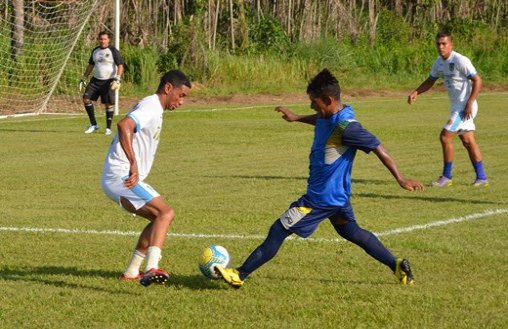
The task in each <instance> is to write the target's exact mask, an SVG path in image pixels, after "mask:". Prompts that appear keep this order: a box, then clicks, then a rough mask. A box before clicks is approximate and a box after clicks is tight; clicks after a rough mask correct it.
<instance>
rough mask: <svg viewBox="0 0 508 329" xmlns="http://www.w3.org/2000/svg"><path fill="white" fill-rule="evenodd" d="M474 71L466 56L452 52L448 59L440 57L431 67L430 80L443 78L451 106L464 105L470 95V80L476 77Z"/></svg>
mask: <svg viewBox="0 0 508 329" xmlns="http://www.w3.org/2000/svg"><path fill="white" fill-rule="evenodd" d="M476 73H477V72H476V69H475V67H474V66H473V64H472V63H471V61H470V60H469V58H467V57H466V56H463V55H461V54H459V53H457V52H455V51H452V53H451V55H450V57H448V59H446V60H444V59H443V58H442V57H441V56H439V57H438V58H437V60H436V61H435V62H434V65H432V70H431V71H430V78H431V79H434V80H437V79H438V78H443V79H444V82H445V85H446V87H447V88H448V96H449V97H450V101H451V102H452V105H453V104H464V103H465V102H467V101H468V99H469V96H470V95H471V90H472V82H471V78H472V77H474V76H475V75H476Z"/></svg>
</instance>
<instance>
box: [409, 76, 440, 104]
mask: <svg viewBox="0 0 508 329" xmlns="http://www.w3.org/2000/svg"><path fill="white" fill-rule="evenodd" d="M435 82H436V80H434V79H431V78H430V77H428V78H427V79H426V80H425V81H423V82H422V84H421V85H420V86H418V88H416V89H415V90H413V91H412V92H411V93H409V96H407V102H408V104H409V105H411V104H413V103H414V102H415V101H416V97H417V96H418V95H420V94H423V93H424V92H426V91H427V90H429V89H430V88H432V86H433V85H434V83H435Z"/></svg>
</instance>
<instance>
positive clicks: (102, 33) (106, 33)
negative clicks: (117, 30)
mask: <svg viewBox="0 0 508 329" xmlns="http://www.w3.org/2000/svg"><path fill="white" fill-rule="evenodd" d="M101 35H107V36H108V38H110V39H111V36H110V35H109V33H108V32H106V31H100V32H99V38H100V37H101Z"/></svg>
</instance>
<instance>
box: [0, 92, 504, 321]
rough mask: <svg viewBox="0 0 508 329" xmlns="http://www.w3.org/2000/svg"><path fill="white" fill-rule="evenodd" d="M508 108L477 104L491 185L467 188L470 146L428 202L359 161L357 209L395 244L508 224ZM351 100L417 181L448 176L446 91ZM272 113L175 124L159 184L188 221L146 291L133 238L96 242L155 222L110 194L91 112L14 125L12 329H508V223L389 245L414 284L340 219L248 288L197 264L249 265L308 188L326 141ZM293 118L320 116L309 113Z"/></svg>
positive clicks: (2, 312) (169, 126)
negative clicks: (220, 249)
mask: <svg viewBox="0 0 508 329" xmlns="http://www.w3.org/2000/svg"><path fill="white" fill-rule="evenodd" d="M507 100H508V97H507V95H506V94H491V95H487V94H483V95H481V97H480V98H479V101H480V113H479V115H478V117H477V119H476V123H477V128H478V131H477V139H478V141H479V142H480V146H481V149H482V152H483V155H484V162H485V165H486V170H487V173H488V175H489V178H490V179H491V181H492V185H491V186H490V187H488V188H483V189H478V188H473V187H471V186H470V184H471V182H472V181H473V179H474V174H473V170H472V166H471V164H470V162H469V160H468V158H467V155H466V152H465V150H464V149H463V148H462V147H461V145H460V144H459V141H458V140H457V141H456V143H455V145H456V147H457V148H456V150H457V152H456V162H455V170H454V185H453V186H452V187H450V188H446V189H435V188H434V189H433V188H428V189H426V191H425V192H422V193H410V192H406V191H404V190H402V189H400V188H399V187H398V186H397V184H396V182H395V181H394V180H393V178H392V177H391V176H390V174H389V173H388V171H387V170H386V169H385V168H384V167H383V166H382V165H381V163H380V162H379V161H378V160H377V158H376V157H375V156H374V155H372V154H370V155H366V154H364V153H362V152H360V153H359V154H358V156H357V160H356V163H355V167H354V170H353V179H354V185H353V188H354V196H353V198H352V202H353V205H354V207H355V213H356V215H357V218H358V221H359V223H360V224H361V225H362V226H364V227H365V228H367V229H369V230H371V231H374V232H381V233H382V232H388V231H391V230H395V229H397V228H403V227H409V226H413V225H425V224H428V223H432V222H436V221H439V220H447V219H451V218H463V217H465V216H468V215H471V214H481V213H484V212H486V211H488V210H493V209H501V210H503V209H504V210H503V211H506V210H507V209H508V206H507V195H508V185H507V184H506V178H507V177H508V167H507V166H506V163H507V162H508V152H507V149H506V140H507V139H508V132H507V130H506V127H507V126H508V119H507V118H508V117H507V116H506V115H504V110H505V107H506V103H507ZM346 102H348V103H351V104H352V105H353V106H354V108H355V109H356V113H357V117H358V119H359V120H360V121H361V122H362V123H363V124H364V126H366V127H367V128H368V129H369V130H371V131H372V132H373V133H375V134H376V135H377V136H378V137H379V138H380V139H381V140H382V141H383V144H384V145H385V147H386V148H387V149H388V150H389V151H390V152H391V154H392V155H393V156H394V157H395V158H396V159H397V161H398V164H399V167H400V169H401V170H402V172H403V173H404V174H405V175H406V176H411V177H415V178H418V179H420V180H422V181H423V182H425V183H426V184H428V183H430V182H431V181H432V180H433V179H435V178H436V177H437V176H438V175H439V173H440V171H441V162H442V160H441V150H440V146H439V142H438V135H439V131H440V127H441V126H442V125H443V124H444V122H445V120H446V118H447V112H448V101H447V99H446V97H445V95H444V94H443V95H439V96H437V95H436V96H432V95H424V96H421V97H420V98H419V100H418V102H417V104H415V105H413V106H411V107H409V106H408V105H407V104H405V99H403V98H397V99H395V98H379V99H367V100H346ZM273 105H279V104H270V105H267V106H266V107H255V108H250V109H238V107H236V105H235V104H232V105H231V107H230V108H229V109H225V110H223V111H207V109H206V108H185V109H181V110H179V111H180V112H175V113H169V114H166V115H165V127H164V130H163V134H162V140H161V144H160V148H159V151H158V154H157V157H156V161H155V165H154V167H153V169H152V173H151V175H150V177H149V179H148V180H147V181H148V182H149V183H152V184H153V186H155V187H156V188H157V190H158V191H159V192H161V194H163V195H164V197H165V198H166V199H167V200H168V201H169V202H170V204H171V205H172V206H173V207H174V208H175V209H176V212H177V218H176V221H175V222H174V224H173V226H172V227H171V230H170V233H171V234H173V235H170V236H169V238H168V240H167V244H166V246H165V248H164V258H163V259H162V260H161V266H162V267H163V268H166V269H168V270H169V271H170V272H171V275H172V276H171V278H170V280H169V282H168V284H167V285H166V286H164V287H160V286H153V287H149V288H144V287H142V286H140V285H139V284H137V283H133V282H120V281H119V280H118V279H117V278H118V276H119V274H120V273H121V271H122V270H123V268H124V266H125V264H126V262H127V259H128V257H129V255H130V252H131V250H132V248H133V246H134V244H135V241H136V237H135V236H134V235H125V236H121V235H115V234H92V233H85V231H87V230H95V231H121V232H139V231H140V230H141V229H142V228H143V226H144V222H143V221H142V220H141V219H135V218H132V217H130V216H129V215H128V214H127V213H125V212H123V211H121V210H120V209H119V208H118V207H117V206H115V204H114V203H113V202H111V201H109V200H108V199H107V198H106V197H105V196H104V194H103V193H102V191H101V188H100V183H99V179H100V174H101V169H102V162H103V159H104V156H105V153H106V150H107V147H108V144H109V142H110V138H108V137H105V136H104V135H103V134H93V135H84V134H83V130H84V128H85V126H86V122H87V119H86V117H85V116H75V117H64V116H40V117H25V118H18V119H5V120H1V121H0V140H1V144H0V159H1V160H0V181H1V184H2V188H1V189H0V209H1V216H0V227H1V228H2V230H1V231H0V238H1V243H0V291H1V294H0V296H1V297H0V300H1V303H0V324H1V325H0V327H2V328H52V329H53V328H140V327H151V328H199V327H212V326H213V327H223V328H242V327H243V328H430V327H432V328H454V329H455V328H507V327H508V316H507V315H506V310H507V309H508V293H507V292H506V269H507V268H508V257H507V253H506V246H507V244H506V241H507V240H508V231H507V230H506V220H507V219H508V213H506V212H505V213H501V214H491V215H488V214H485V215H484V216H482V217H480V218H477V219H474V220H469V221H463V222H460V223H454V224H448V225H442V226H437V227H431V228H427V229H420V230H413V231H411V232H406V233H398V234H391V235H386V236H382V237H381V239H382V241H383V242H384V243H385V244H386V245H387V246H388V247H389V248H390V249H391V250H392V251H393V252H394V253H395V254H397V255H400V256H404V257H408V258H409V259H410V260H411V262H412V265H413V269H414V272H415V276H416V279H417V285H416V286H415V287H404V286H400V285H399V284H398V283H397V282H396V280H395V277H394V276H393V275H392V274H391V273H390V271H389V270H387V268H385V267H384V266H382V265H380V264H379V263H377V262H376V261H375V260H373V259H371V258H370V257H369V256H367V255H366V254H365V253H364V252H363V251H362V250H360V249H359V248H358V247H356V246H354V245H352V244H349V243H346V242H343V241H341V242H337V241H334V239H335V238H336V237H337V236H336V234H335V233H334V231H333V229H332V228H331V226H330V225H329V224H328V223H326V222H324V223H323V224H322V225H321V226H320V227H319V228H318V230H317V231H316V233H315V234H314V235H313V236H312V239H310V240H304V241H302V240H290V241H287V242H286V243H285V244H284V246H283V247H282V249H281V251H280V253H279V254H278V255H277V257H276V258H274V259H273V260H272V261H271V262H270V263H268V264H266V265H265V266H263V267H262V268H260V269H259V270H258V271H257V272H255V273H254V274H253V275H252V277H251V278H250V279H249V280H248V281H247V282H246V284H245V286H244V287H243V288H242V289H240V290H234V289H230V288H229V287H228V286H227V285H225V284H223V283H222V282H218V281H210V280H207V279H205V278H204V277H203V276H202V275H201V274H200V273H199V270H198V268H197V261H198V258H199V255H200V253H201V250H202V249H203V248H204V247H205V246H207V245H209V244H212V243H218V244H221V245H223V246H225V247H226V248H227V249H228V250H229V252H230V254H231V255H232V258H233V260H232V262H233V265H234V266H238V265H240V264H241V262H242V260H243V259H244V258H245V257H246V256H248V254H249V253H250V251H251V250H252V249H253V248H255V247H256V246H257V245H258V244H259V243H260V242H261V241H262V240H261V239H262V237H263V236H264V235H265V234H266V232H267V230H268V228H269V226H270V225H271V223H272V222H273V221H274V220H275V218H277V216H278V215H280V214H281V213H282V212H283V211H284V210H285V209H286V207H287V206H288V205H289V203H290V202H291V201H293V200H294V199H296V198H297V197H298V196H300V195H301V194H302V193H303V192H304V190H305V183H306V180H305V179H306V176H307V166H308V163H307V157H308V152H309V147H310V144H311V142H312V128H311V127H310V126H306V125H303V124H297V123H294V124H289V123H287V122H285V121H283V120H281V119H280V118H279V116H280V115H278V114H277V113H274V112H273ZM211 107H212V106H211ZM240 107H241V104H240ZM294 109H295V110H296V111H297V112H300V113H306V112H309V111H310V110H308V109H307V106H306V105H304V104H302V105H301V106H295V107H294ZM309 113H310V112H309ZM101 120H102V118H101ZM5 228H39V229H66V230H77V231H76V232H75V234H71V233H68V232H67V233H66V232H27V231H22V230H18V229H17V230H12V231H10V230H6V229H5ZM189 234H204V235H210V237H201V238H199V237H191V236H189ZM211 235H242V236H244V237H245V238H243V239H240V238H227V237H218V236H217V237H213V236H211Z"/></svg>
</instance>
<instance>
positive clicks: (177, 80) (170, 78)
mask: <svg viewBox="0 0 508 329" xmlns="http://www.w3.org/2000/svg"><path fill="white" fill-rule="evenodd" d="M168 82H169V83H171V84H172V85H173V87H175V88H180V87H181V86H183V85H186V86H187V87H189V88H192V85H191V82H190V80H189V78H188V77H187V76H186V75H185V74H184V73H183V72H182V71H180V70H171V71H168V72H166V73H165V74H164V75H163V76H162V78H161V81H160V83H159V87H158V88H157V90H161V89H162V88H164V85H165V84H166V83H168Z"/></svg>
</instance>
